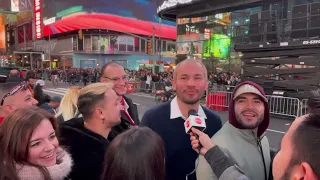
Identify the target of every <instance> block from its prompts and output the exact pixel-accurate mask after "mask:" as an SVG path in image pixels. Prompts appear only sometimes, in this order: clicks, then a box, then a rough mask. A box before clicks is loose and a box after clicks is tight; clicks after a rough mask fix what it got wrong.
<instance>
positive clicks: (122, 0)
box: [0, 0, 176, 71]
mask: <svg viewBox="0 0 320 180" xmlns="http://www.w3.org/2000/svg"><path fill="white" fill-rule="evenodd" d="M15 2H19V3H14V2H13V1H12V2H11V8H9V9H8V8H7V11H10V10H11V12H12V13H13V14H12V16H9V15H8V14H5V18H4V19H6V22H5V23H2V24H5V33H4V34H5V35H4V39H5V45H6V47H5V50H3V49H4V48H1V49H2V50H1V52H2V54H0V55H2V59H3V61H2V62H4V65H14V66H19V67H29V68H40V67H45V68H46V67H50V68H54V67H58V68H69V67H74V68H100V67H102V66H103V65H104V64H105V63H107V62H110V61H116V62H118V63H119V64H122V65H123V67H125V68H128V69H139V68H155V70H156V71H159V70H163V69H164V68H172V67H173V66H174V63H172V62H173V61H174V59H175V56H176V48H175V46H176V45H175V40H176V27H175V23H174V22H171V21H166V20H161V19H160V18H158V17H157V16H156V8H157V6H158V5H159V4H158V2H156V1H154V2H153V1H145V0H139V1H131V0H119V1H111V2H109V1H108V2H101V1H100V0H86V1H81V5H79V3H78V1H77V0H69V1H65V0H55V1H49V0H34V1H32V3H31V4H30V3H27V2H29V1H25V0H17V1H15ZM30 2H31V1H30ZM6 6H8V5H6ZM0 13H1V12H0ZM0 19H1V18H0ZM0 25H1V23H0ZM0 28H1V26H0ZM0 35H1V37H3V35H2V34H1V33H0ZM0 40H1V39H0ZM153 40H154V41H153Z"/></svg>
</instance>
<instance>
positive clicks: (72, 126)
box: [60, 118, 109, 180]
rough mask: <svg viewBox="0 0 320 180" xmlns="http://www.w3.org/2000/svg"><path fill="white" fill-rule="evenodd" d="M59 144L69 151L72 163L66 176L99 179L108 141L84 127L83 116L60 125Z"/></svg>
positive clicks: (78, 178)
mask: <svg viewBox="0 0 320 180" xmlns="http://www.w3.org/2000/svg"><path fill="white" fill-rule="evenodd" d="M60 144H61V145H62V146H63V147H65V148H66V149H67V151H69V152H70V154H71V156H72V159H73V162H74V165H73V167H72V171H71V173H70V175H69V176H68V177H69V178H70V179H75V180H82V179H83V180H88V179H90V180H99V179H100V176H101V174H102V172H103V160H104V154H105V150H106V148H107V147H108V145H109V141H108V140H107V139H105V138H104V137H103V136H101V135H99V134H97V133H95V132H93V131H91V130H89V129H87V128H85V127H84V122H83V118H73V119H71V120H69V121H66V122H64V123H62V124H61V125H60Z"/></svg>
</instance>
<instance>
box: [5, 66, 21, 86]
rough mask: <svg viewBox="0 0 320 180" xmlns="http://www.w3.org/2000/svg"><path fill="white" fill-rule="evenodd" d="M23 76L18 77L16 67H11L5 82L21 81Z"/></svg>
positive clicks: (18, 73)
mask: <svg viewBox="0 0 320 180" xmlns="http://www.w3.org/2000/svg"><path fill="white" fill-rule="evenodd" d="M22 81H23V78H22V77H20V72H19V70H17V69H12V70H11V71H10V73H9V77H8V78H7V81H6V82H8V83H9V82H22Z"/></svg>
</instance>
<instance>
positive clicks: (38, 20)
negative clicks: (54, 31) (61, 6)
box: [34, 0, 42, 39]
mask: <svg viewBox="0 0 320 180" xmlns="http://www.w3.org/2000/svg"><path fill="white" fill-rule="evenodd" d="M41 10H42V9H41V0H34V17H35V18H34V25H35V32H36V38H37V39H40V38H42V14H41V13H42V12H41Z"/></svg>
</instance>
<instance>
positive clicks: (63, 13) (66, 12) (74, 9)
mask: <svg viewBox="0 0 320 180" xmlns="http://www.w3.org/2000/svg"><path fill="white" fill-rule="evenodd" d="M82 11H83V6H73V7H71V8H68V9H65V10H63V11H60V12H57V18H59V17H63V16H67V15H70V14H73V13H76V12H82Z"/></svg>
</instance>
